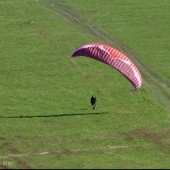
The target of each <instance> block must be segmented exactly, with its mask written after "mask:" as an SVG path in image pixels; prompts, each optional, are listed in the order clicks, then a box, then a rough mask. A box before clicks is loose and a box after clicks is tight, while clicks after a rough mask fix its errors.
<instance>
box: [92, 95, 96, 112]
mask: <svg viewBox="0 0 170 170" xmlns="http://www.w3.org/2000/svg"><path fill="white" fill-rule="evenodd" d="M96 101H97V100H96V97H94V96H93V95H92V97H91V104H92V105H93V109H95V108H96Z"/></svg>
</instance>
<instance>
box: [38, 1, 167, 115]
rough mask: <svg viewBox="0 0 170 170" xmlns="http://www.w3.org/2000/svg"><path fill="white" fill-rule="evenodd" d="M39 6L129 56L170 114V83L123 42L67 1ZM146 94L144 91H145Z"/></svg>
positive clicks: (44, 3) (45, 2)
mask: <svg viewBox="0 0 170 170" xmlns="http://www.w3.org/2000/svg"><path fill="white" fill-rule="evenodd" d="M36 1H37V2H38V3H39V4H41V5H42V6H44V7H47V8H48V9H49V10H51V11H52V12H54V13H55V14H56V15H59V16H60V17H62V18H63V19H65V20H67V21H69V22H70V23H71V24H73V25H74V26H75V27H77V29H79V30H81V31H83V32H85V33H87V34H89V35H92V36H93V37H94V38H95V39H96V41H99V42H101V43H105V44H108V45H111V46H112V47H115V48H117V49H118V50H120V51H121V52H123V53H124V54H125V55H127V56H128V57H129V58H130V59H131V60H132V61H133V62H134V63H135V64H136V65H137V67H138V68H139V70H140V71H141V74H142V77H143V79H144V83H146V84H147V85H148V86H149V87H150V90H151V91H152V92H153V93H154V94H155V95H156V97H157V98H158V100H159V101H160V102H161V103H162V104H163V105H164V106H165V108H166V110H167V111H168V112H170V102H169V101H170V82H168V81H165V80H163V79H162V78H161V77H159V75H158V74H157V73H156V72H154V71H153V70H152V69H151V68H150V67H149V66H147V65H146V64H145V63H143V62H142V61H141V59H139V57H138V55H137V54H136V53H134V52H133V51H132V50H130V49H129V48H128V47H127V46H126V45H124V44H123V43H122V42H120V41H118V40H117V39H115V38H114V37H112V36H111V35H109V34H107V33H106V32H105V31H104V30H103V29H102V28H101V27H99V26H98V25H95V23H94V22H92V21H90V20H88V19H86V18H85V17H84V16H83V15H82V14H80V13H79V12H78V11H76V9H74V8H73V7H72V6H70V5H68V4H67V3H66V1H64V0H62V1H59V0H36ZM143 92H144V91H143Z"/></svg>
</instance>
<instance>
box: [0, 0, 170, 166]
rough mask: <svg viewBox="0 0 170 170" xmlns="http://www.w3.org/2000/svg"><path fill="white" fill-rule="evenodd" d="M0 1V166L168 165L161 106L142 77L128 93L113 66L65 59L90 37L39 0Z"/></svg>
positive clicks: (126, 84)
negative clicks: (94, 106) (94, 103)
mask: <svg viewBox="0 0 170 170" xmlns="http://www.w3.org/2000/svg"><path fill="white" fill-rule="evenodd" d="M51 2H52V1H51ZM53 2H54V1H53ZM56 2H57V1H56ZM73 2H74V5H77V7H76V8H78V9H80V6H79V1H69V3H71V4H73ZM83 2H85V1H82V3H83ZM114 3H116V1H113V4H114ZM106 5H107V4H106ZM136 5H137V3H136ZM143 5H145V4H143ZM91 6H94V5H93V4H92V5H91ZM0 7H1V10H0V11H1V15H0V20H1V22H0V31H1V34H0V39H1V41H0V46H1V55H0V59H1V62H0V78H1V83H0V89H1V91H0V96H1V97H0V129H1V133H0V168H167V167H169V162H170V160H169V159H170V158H169V150H170V146H169V141H170V136H169V134H170V130H169V126H168V125H167V123H166V121H167V120H168V118H167V112H166V110H165V108H164V106H162V105H161V104H160V103H159V102H158V101H157V99H156V98H155V96H154V94H153V93H152V92H151V91H150V89H149V88H148V86H147V84H146V83H145V82H144V84H143V86H142V88H141V89H140V90H139V91H138V92H137V93H132V92H131V85H130V83H129V82H128V81H127V80H126V79H125V78H124V77H122V76H121V75H120V74H119V73H118V72H116V70H113V69H111V68H109V67H107V66H106V65H104V64H102V63H99V62H96V61H94V60H89V59H86V58H77V59H76V60H70V55H71V53H72V52H73V50H74V49H75V48H76V47H77V46H78V45H80V44H83V43H87V42H91V41H95V40H96V39H95V37H93V36H92V35H88V34H87V33H83V32H82V30H79V29H78V28H77V27H74V26H73V25H71V24H69V23H68V22H67V21H66V20H64V19H63V18H62V17H59V16H58V15H56V14H57V11H55V12H56V13H55V12H54V11H53V12H52V11H50V10H49V9H48V8H46V7H45V6H43V5H42V4H41V3H40V1H38V2H37V1H31V0H25V1H20V0H15V1H10V0H8V1H0ZM104 8H105V5H104V4H103V8H102V9H104ZM85 9H86V8H84V10H85ZM87 9H89V7H88V8H87ZM93 9H95V10H96V11H98V6H97V5H95V8H93ZM101 12H102V11H101ZM84 13H85V14H86V15H89V14H90V12H88V11H87V12H84ZM160 14H161V13H160ZM95 15H96V18H99V17H98V16H97V13H95ZM95 15H94V17H95ZM90 17H91V18H92V19H94V18H93V17H92V16H90ZM118 17H121V16H119V15H118ZM99 19H100V18H99ZM96 21H97V20H96ZM98 21H99V20H98ZM98 21H97V22H98ZM100 22H101V21H100ZM100 22H98V23H99V24H100ZM107 31H108V32H109V33H110V34H112V32H111V31H112V30H111V29H109V30H107ZM160 31H161V30H160ZM117 36H118V35H117ZM120 38H121V39H122V40H123V39H126V37H125V38H123V35H120ZM136 39H137V38H136ZM138 41H139V40H138ZM124 42H125V43H128V42H126V40H125V41H124ZM128 44H129V43H128ZM135 44H136V46H137V43H135ZM129 46H131V48H134V50H135V51H138V48H139V47H140V45H139V46H138V47H137V48H136V47H135V46H133V44H130V45H129ZM143 48H144V47H143ZM145 50H147V49H145ZM148 53H149V51H148ZM145 60H146V59H144V61H145ZM146 62H149V60H146ZM165 67H166V65H165ZM157 70H159V67H157ZM160 70H161V69H160ZM92 94H93V95H96V96H97V99H98V101H97V109H96V110H92V107H91V106H90V103H89V99H90V97H91V95H92ZM115 146H125V147H122V148H121V147H120V148H115ZM42 153H44V154H42ZM10 155H13V156H10ZM10 162H12V163H13V164H12V166H10V164H8V163H10Z"/></svg>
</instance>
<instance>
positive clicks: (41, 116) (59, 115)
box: [0, 112, 109, 119]
mask: <svg viewBox="0 0 170 170" xmlns="http://www.w3.org/2000/svg"><path fill="white" fill-rule="evenodd" d="M108 113H109V112H96V113H77V114H74V113H66V114H56V115H33V116H9V117H8V116H0V119H14V118H18V119H21V118H39V117H40V118H46V117H67V116H91V115H103V114H108Z"/></svg>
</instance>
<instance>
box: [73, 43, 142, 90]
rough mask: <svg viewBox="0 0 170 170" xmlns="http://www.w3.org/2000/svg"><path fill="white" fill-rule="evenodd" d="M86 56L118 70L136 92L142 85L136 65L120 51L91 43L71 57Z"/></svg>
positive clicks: (81, 47)
mask: <svg viewBox="0 0 170 170" xmlns="http://www.w3.org/2000/svg"><path fill="white" fill-rule="evenodd" d="M77 56H85V57H90V58H92V59H95V60H98V61H101V62H103V63H105V64H107V65H109V66H111V67H113V68H115V69H116V70H118V71H119V72H120V73H121V74H122V75H123V76H124V77H126V78H127V80H129V82H130V83H131V84H132V85H133V91H136V90H137V89H138V88H140V86H141V85H142V76H141V74H140V72H139V70H138V69H137V67H136V66H135V65H134V63H133V62H132V61H131V60H130V59H129V58H128V57H127V56H125V55H124V54H123V53H122V52H120V51H119V50H117V49H115V48H113V47H111V46H108V45H106V44H101V43H89V44H84V45H81V46H79V47H78V48H76V49H75V50H74V52H73V53H72V55H71V57H77Z"/></svg>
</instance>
